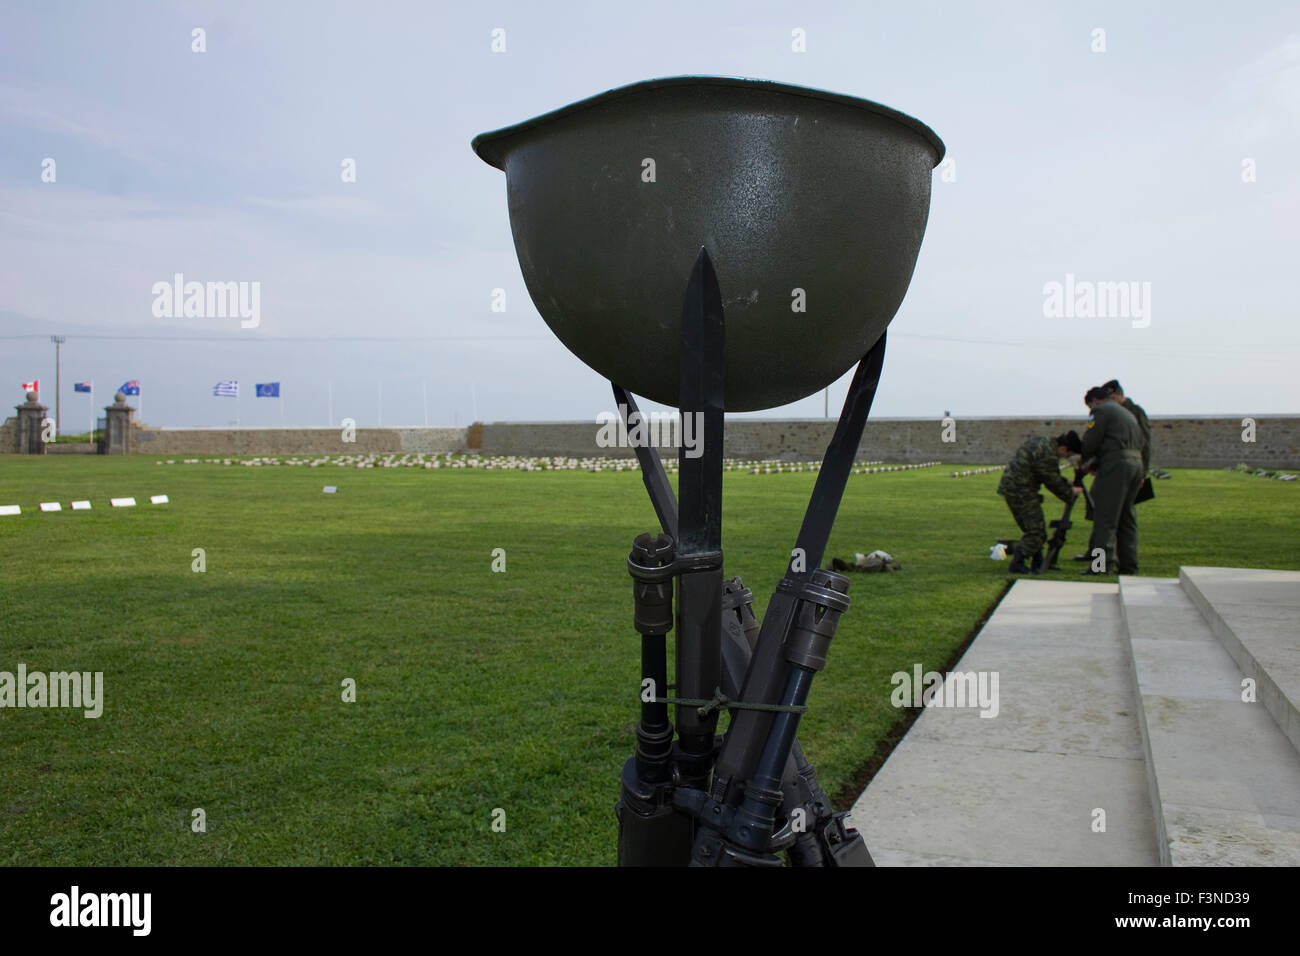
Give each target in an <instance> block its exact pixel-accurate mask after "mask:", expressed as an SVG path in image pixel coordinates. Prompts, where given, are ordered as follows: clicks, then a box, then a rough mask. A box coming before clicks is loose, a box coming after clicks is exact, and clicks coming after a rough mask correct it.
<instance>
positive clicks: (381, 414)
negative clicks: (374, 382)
mask: <svg viewBox="0 0 1300 956" xmlns="http://www.w3.org/2000/svg"><path fill="white" fill-rule="evenodd" d="M383 424H384V383H383V380H382V379H381V380H380V382H379V425H380V427H383Z"/></svg>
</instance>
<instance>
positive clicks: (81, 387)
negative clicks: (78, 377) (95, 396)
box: [72, 382, 90, 392]
mask: <svg viewBox="0 0 1300 956" xmlns="http://www.w3.org/2000/svg"><path fill="white" fill-rule="evenodd" d="M72 390H73V391H74V392H88V391H90V383H89V382H77V383H76V384H75V385H73V386H72Z"/></svg>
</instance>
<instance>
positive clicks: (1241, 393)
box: [0, 0, 1300, 432]
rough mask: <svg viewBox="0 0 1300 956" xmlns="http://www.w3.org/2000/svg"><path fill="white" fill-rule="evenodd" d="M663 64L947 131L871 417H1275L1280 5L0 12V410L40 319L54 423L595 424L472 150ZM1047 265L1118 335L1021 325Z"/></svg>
mask: <svg viewBox="0 0 1300 956" xmlns="http://www.w3.org/2000/svg"><path fill="white" fill-rule="evenodd" d="M196 27H197V28H202V29H203V30H204V31H205V36H204V41H205V44H206V51H205V52H202V53H198V52H194V51H193V49H192V45H193V43H194V40H193V34H192V31H193V30H194V29H195V28H196ZM495 28H501V29H503V30H504V31H505V42H506V51H505V52H504V53H494V52H493V51H492V48H491V46H492V31H493V30H494V29H495ZM796 29H801V30H803V31H804V33H805V35H806V52H795V51H794V50H793V49H792V31H794V30H796ZM1099 29H1100V30H1102V31H1104V35H1102V34H1099V33H1098V32H1097V31H1098V30H1099ZM1099 40H1100V41H1101V43H1099ZM1102 43H1104V52H1103V51H1098V50H1097V49H1096V48H1097V47H1099V46H1100V45H1102ZM679 74H712V75H733V76H746V77H756V78H762V79H770V80H779V81H783V82H788V83H795V84H800V85H806V86H812V87H818V88H822V89H826V90H832V91H836V92H840V93H846V94H850V95H854V96H861V97H864V98H867V99H871V100H875V101H878V102H881V103H885V104H887V105H889V106H892V107H894V108H896V109H899V110H901V111H903V112H905V113H909V114H911V115H913V116H915V117H917V118H918V119H920V120H922V121H923V122H925V123H927V124H929V125H930V126H931V127H932V128H933V129H934V130H935V131H936V132H937V133H938V134H939V136H940V137H942V138H943V140H944V141H945V143H946V144H947V147H948V151H949V156H950V157H951V159H952V161H953V163H952V165H951V166H950V167H949V169H948V176H947V177H946V178H945V177H943V176H942V175H941V173H942V171H939V172H936V174H935V178H934V191H933V198H932V203H931V210H930V220H929V226H928V229H927V232H926V236H925V241H924V243H923V245H922V249H921V255H920V259H919V261H918V263H917V268H916V272H915V275H914V277H913V280H912V284H911V289H910V291H909V293H908V296H907V298H906V299H905V301H904V302H903V305H902V307H901V309H900V310H899V313H898V315H897V317H896V318H895V320H894V322H893V324H892V325H891V326H890V346H889V355H888V356H887V358H886V361H885V374H884V379H883V381H882V385H881V389H880V392H879V395H878V397H877V400H876V406H875V414H877V415H879V416H917V417H931V416H933V417H936V418H937V417H940V416H942V415H943V413H944V412H945V410H951V411H952V413H953V414H954V415H955V416H957V417H958V418H960V417H961V416H963V415H969V416H975V415H1003V414H1006V415H1019V414H1044V415H1046V414H1062V413H1067V414H1080V415H1081V414H1082V405H1081V402H1080V396H1081V395H1082V393H1083V391H1084V390H1085V388H1086V387H1087V386H1089V385H1092V384H1096V383H1098V382H1100V381H1103V380H1105V379H1108V378H1112V377H1118V378H1119V379H1120V380H1121V381H1122V382H1123V383H1124V385H1125V387H1126V389H1127V390H1128V392H1129V394H1130V395H1132V396H1133V397H1135V398H1136V399H1137V400H1138V401H1139V402H1140V403H1142V404H1143V405H1144V406H1145V407H1146V409H1147V411H1148V412H1149V413H1150V414H1152V415H1162V414H1178V413H1240V414H1267V413H1283V412H1297V411H1300V408H1298V407H1297V406H1298V404H1300V403H1298V402H1297V391H1298V389H1297V386H1296V384H1295V382H1296V381H1297V373H1296V365H1297V362H1298V361H1300V328H1297V324H1296V317H1297V312H1298V311H1300V306H1298V305H1297V303H1298V301H1300V300H1298V298H1297V294H1296V291H1295V289H1296V275H1297V269H1298V268H1300V227H1298V224H1300V172H1297V170H1300V159H1298V157H1300V8H1298V7H1297V5H1296V4H1295V3H1267V2H1265V3H1258V4H1249V5H1234V6H1230V7H1225V6H1224V5H1223V4H1222V3H1195V4H1193V3H1167V4H1140V5H1138V4H1132V3H1127V2H1124V3H1101V4H1098V3H1088V4H1082V3H1079V4H1065V3H1052V4H1044V3H1041V2H1036V3H1023V4H1020V3H1007V4H996V5H995V4H988V3H979V4H974V3H971V4H957V3H939V4H925V3H910V2H909V3H848V2H844V3H815V2H798V3H795V2H786V3H774V2H713V3H710V2H705V0H687V2H677V0H656V2H654V3H613V2H593V3H577V2H569V3H564V2H560V3H537V2H533V3H524V2H509V3H474V4H451V3H397V2H383V0H370V2H356V3H352V2H344V3H337V4H328V5H327V4H323V3H317V2H284V0H277V2H258V3H247V4H243V3H231V2H220V3H217V2H212V3H199V2H174V3H131V2H114V3H101V2H86V3H72V2H65V0H42V2H18V0H6V2H5V3H4V5H3V7H2V8H0V395H4V396H8V397H7V398H6V399H5V402H4V404H5V405H6V406H8V405H10V404H12V403H17V402H19V401H21V394H20V392H19V385H20V383H21V382H23V381H27V380H29V379H31V378H34V377H39V378H40V380H41V383H42V387H41V393H42V395H41V397H42V400H44V401H46V402H47V403H48V404H50V405H51V406H53V404H54V401H53V398H54V388H53V386H54V347H53V346H52V345H51V344H50V343H49V336H50V335H51V334H56V333H57V334H64V335H66V336H67V337H68V338H67V343H66V344H65V345H64V346H63V359H62V368H63V414H64V417H65V422H64V431H65V432H66V431H69V430H70V429H72V428H74V427H75V426H76V424H77V422H78V421H86V420H87V419H88V417H89V414H90V406H89V403H88V402H87V400H86V397H85V396H83V395H75V396H74V395H73V392H72V382H74V381H82V380H88V379H93V380H94V382H95V387H96V394H95V396H94V399H95V404H96V405H97V406H102V405H104V404H106V403H107V402H108V401H110V400H111V395H112V391H113V390H114V389H115V388H117V387H118V386H119V385H120V384H121V383H122V382H124V381H126V380H128V379H137V380H139V381H140V382H141V386H142V395H141V399H142V401H143V404H144V409H143V417H144V420H145V421H146V422H147V423H149V424H154V425H169V426H179V425H192V424H201V425H219V424H226V423H228V422H232V421H234V420H235V418H236V415H238V417H239V419H240V420H241V421H242V423H243V424H245V425H248V424H263V425H275V424H279V423H280V421H281V414H282V408H281V403H280V402H276V401H272V400H267V399H254V398H253V397H252V390H253V389H252V386H253V384H254V383H256V382H269V381H279V382H280V383H281V388H282V392H283V396H284V401H283V415H284V416H285V421H286V422H287V423H288V424H291V425H292V424H312V425H325V424H327V423H328V416H329V415H330V412H331V405H330V400H329V397H328V390H329V387H330V383H332V390H333V399H332V414H333V419H334V421H337V420H338V419H340V418H342V417H344V416H350V417H352V418H354V419H356V420H357V422H358V423H359V424H361V425H373V424H375V423H376V422H377V421H378V420H379V416H380V401H381V398H380V393H381V389H382V420H383V423H384V424H392V425H399V424H422V423H423V422H424V421H425V420H426V408H427V420H428V421H429V422H430V423H431V424H452V423H459V424H462V425H463V424H466V423H467V422H469V421H470V420H472V419H473V418H475V417H477V418H478V419H480V420H484V421H500V420H592V421H594V420H595V417H596V415H597V414H598V413H599V412H600V411H602V410H604V409H606V408H609V407H610V406H611V404H612V402H611V399H610V397H609V387H608V385H607V383H606V382H605V381H604V380H603V379H601V378H600V377H599V376H598V375H597V374H596V373H594V372H592V371H591V370H589V369H588V368H586V366H584V365H583V364H582V363H581V362H579V361H578V360H577V359H576V358H574V357H573V356H572V355H570V354H569V353H568V352H567V351H566V350H565V349H564V347H563V346H562V345H560V344H559V343H558V341H557V340H556V339H555V338H554V337H553V336H552V335H551V333H550V332H549V330H548V329H547V328H546V325H545V324H544V322H543V321H542V320H541V318H540V317H539V315H538V313H537V311H536V310H535V309H534V308H533V306H532V303H531V301H530V299H529V297H528V293H527V290H526V289H525V287H524V283H523V278H522V276H521V274H520V271H519V266H518V263H517V260H516V258H515V253H514V247H513V243H512V240H511V235H510V227H509V220H508V216H507V209H506V201H505V177H504V175H503V174H502V173H501V172H500V171H498V170H496V169H493V168H491V167H489V166H487V165H486V164H484V163H483V162H482V161H480V160H479V159H478V158H477V157H476V156H475V155H474V154H473V152H472V151H471V150H470V146H469V143H470V140H471V139H472V138H473V137H474V135H476V134H477V133H480V132H483V131H485V130H492V129H496V128H499V127H501V126H505V125H509V124H512V123H515V122H518V121H520V120H523V119H527V118H529V117H532V116H535V115H538V114H540V113H543V112H546V111H549V110H551V109H554V108H557V107H560V106H563V105H565V104H567V103H570V102H573V101H575V100H578V99H583V98H585V97H587V96H591V95H593V94H596V93H599V92H602V91H604V90H606V89H609V88H612V87H616V86H620V85H624V84H627V83H632V82H636V81H638V80H644V79H649V78H653V77H660V76H672V75H679ZM349 158H350V159H353V160H355V163H356V181H355V182H343V181H342V176H341V166H342V163H343V162H344V160H345V159H349ZM46 159H53V160H54V165H53V171H54V181H53V182H46V181H43V179H42V176H43V173H45V175H46V178H49V177H48V169H49V164H48V163H45V160H46ZM1252 179H1253V181H1251V180H1252ZM176 273H182V274H184V275H185V276H186V278H187V279H193V280H199V281H244V282H253V281H256V282H258V283H259V284H260V296H261V298H260V324H259V326H258V327H257V328H255V329H242V328H240V322H239V320H238V319H233V318H225V319H200V318H176V317H173V318H158V317H155V315H154V314H153V305H154V298H155V297H154V294H153V292H152V289H153V286H154V284H155V283H157V282H160V281H165V282H170V281H171V279H172V276H173V275H174V274H176ZM1067 274H1068V275H1073V276H1074V277H1075V279H1076V281H1078V280H1082V281H1087V282H1114V281H1133V282H1138V283H1140V284H1141V283H1150V286H1149V288H1150V290H1151V291H1150V301H1149V303H1148V304H1149V307H1150V314H1149V316H1148V318H1149V324H1148V325H1146V327H1135V324H1138V325H1140V324H1141V322H1140V321H1136V322H1135V321H1131V320H1130V319H1129V318H1126V317H1119V318H1115V317H1107V318H1078V317H1067V316H1060V317H1056V316H1048V315H1045V314H1044V311H1045V309H1044V305H1045V294H1044V287H1045V285H1046V284H1048V283H1051V282H1054V281H1055V282H1062V283H1064V282H1065V278H1066V276H1067ZM495 288H504V289H505V290H506V294H507V303H508V307H507V310H506V312H505V313H494V312H493V311H492V310H491V297H492V290H493V289H495ZM133 336H135V337H140V336H149V337H150V338H135V339H132V338H131V337H133ZM285 340H289V341H285ZM375 340H389V341H375ZM224 379H235V380H238V381H239V382H240V383H241V391H242V394H243V397H241V398H240V399H239V401H238V403H236V402H235V401H234V400H232V399H222V398H215V397H213V396H212V386H213V385H214V384H215V383H216V382H217V381H219V380H224ZM846 385H847V378H845V379H843V380H841V381H840V382H838V383H836V385H834V386H832V387H831V389H830V400H831V405H832V414H834V412H835V405H836V404H837V403H838V402H839V401H841V400H842V399H843V395H844V389H845V387H846ZM426 396H427V399H426ZM132 401H133V402H134V401H135V400H134V399H133V400H132ZM822 407H823V397H822V395H821V393H818V394H817V395H815V396H811V397H809V398H807V399H804V400H803V401H801V402H798V403H795V404H793V405H790V406H786V407H783V408H780V409H772V410H768V411H766V412H762V413H759V414H761V415H763V416H765V417H781V416H791V417H814V416H816V417H819V416H821V414H822ZM2 414H5V412H3V411H0V415H2Z"/></svg>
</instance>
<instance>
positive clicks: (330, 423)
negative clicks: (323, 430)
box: [325, 382, 334, 428]
mask: <svg viewBox="0 0 1300 956" xmlns="http://www.w3.org/2000/svg"><path fill="white" fill-rule="evenodd" d="M325 384H326V385H327V386H328V387H329V396H330V397H329V421H328V422H326V423H325V424H326V426H327V427H329V428H333V427H334V383H333V382H326V383H325Z"/></svg>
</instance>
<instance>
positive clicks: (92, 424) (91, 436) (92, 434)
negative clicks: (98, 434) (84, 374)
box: [86, 379, 95, 445]
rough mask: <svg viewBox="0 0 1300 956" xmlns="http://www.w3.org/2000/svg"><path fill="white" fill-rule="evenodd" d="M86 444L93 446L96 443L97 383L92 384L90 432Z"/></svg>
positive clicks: (92, 381) (92, 382)
mask: <svg viewBox="0 0 1300 956" xmlns="http://www.w3.org/2000/svg"><path fill="white" fill-rule="evenodd" d="M86 443H87V444H89V445H93V444H94V443H95V382H94V379H92V380H91V382H90V431H89V432H88V433H87V435H86Z"/></svg>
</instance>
